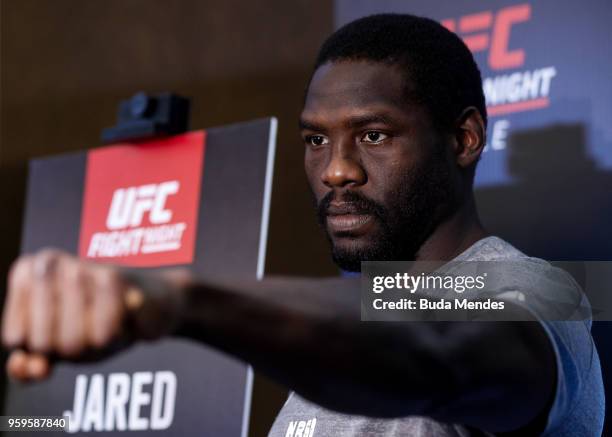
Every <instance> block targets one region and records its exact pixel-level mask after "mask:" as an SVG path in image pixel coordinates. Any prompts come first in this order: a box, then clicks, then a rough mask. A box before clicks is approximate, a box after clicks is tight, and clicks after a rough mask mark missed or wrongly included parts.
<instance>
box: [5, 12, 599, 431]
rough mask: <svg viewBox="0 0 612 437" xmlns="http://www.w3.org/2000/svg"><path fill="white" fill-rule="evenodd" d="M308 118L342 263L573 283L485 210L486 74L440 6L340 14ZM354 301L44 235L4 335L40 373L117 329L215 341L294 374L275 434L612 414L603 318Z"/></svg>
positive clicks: (311, 174) (527, 291) (109, 343)
mask: <svg viewBox="0 0 612 437" xmlns="http://www.w3.org/2000/svg"><path fill="white" fill-rule="evenodd" d="M300 124H301V129H302V135H303V138H304V143H305V147H306V150H305V169H306V174H307V177H308V181H309V183H310V186H311V188H312V191H313V193H314V196H315V198H316V201H317V205H318V212H319V214H318V215H319V220H320V222H321V225H322V226H323V228H324V229H325V231H326V233H327V235H328V237H329V240H330V243H331V247H332V254H333V258H334V260H335V262H336V263H337V264H338V265H339V266H340V267H341V268H342V269H343V270H345V271H349V272H350V271H359V270H360V266H361V264H360V263H361V261H364V260H464V261H480V260H513V261H519V262H520V263H521V266H522V268H521V270H519V271H516V272H513V278H514V283H513V287H514V289H515V290H516V291H519V292H520V293H521V295H522V296H523V298H525V297H526V299H523V300H522V303H521V302H514V303H515V304H517V305H518V306H517V308H519V309H518V311H522V312H523V314H524V316H525V317H531V316H534V317H536V318H537V316H538V313H537V311H536V310H535V309H534V308H531V307H529V302H530V299H531V296H536V295H537V293H538V291H539V289H540V288H539V287H540V286H541V285H542V284H544V283H546V284H547V285H548V286H550V284H551V283H552V284H553V286H554V287H559V289H568V288H570V289H572V290H575V287H574V285H573V283H570V282H571V281H569V280H568V279H567V277H566V276H564V275H562V274H560V273H559V272H557V271H556V270H555V269H553V268H552V267H551V266H550V265H548V264H547V263H545V262H543V261H541V260H535V259H532V258H528V257H526V256H525V255H523V254H522V253H520V252H519V251H518V250H516V249H515V248H513V247H512V246H510V245H509V244H508V243H506V242H504V241H503V240H501V239H499V238H496V237H491V236H488V235H487V233H486V232H485V230H484V229H483V227H482V226H481V224H480V222H479V220H478V216H477V213H476V208H475V203H474V197H473V193H472V183H473V177H474V170H475V167H476V164H477V161H478V158H479V156H480V154H481V152H482V150H483V147H484V144H485V131H486V107H485V102H484V97H483V93H482V84H481V78H480V73H479V71H478V68H477V66H476V64H475V63H474V60H473V58H472V56H471V54H470V52H469V50H468V49H467V48H466V47H465V45H464V44H463V43H462V42H461V40H460V39H459V38H458V37H456V36H455V35H454V34H452V33H451V32H449V31H447V30H446V29H444V28H443V27H442V26H440V25H439V24H437V23H435V22H434V21H431V20H428V19H424V18H417V17H413V16H409V15H393V14H387V15H377V16H372V17H367V18H364V19H361V20H357V21H355V22H353V23H350V24H348V25H347V26H345V27H343V28H342V29H340V30H338V31H337V32H336V33H335V34H333V35H332V36H331V37H330V38H329V39H328V40H327V42H326V43H325V44H324V45H323V47H322V49H321V52H320V54H319V57H318V60H317V63H316V67H315V71H314V74H313V76H312V79H311V81H310V84H309V86H308V91H307V95H306V99H305V105H304V109H303V112H302V115H301V120H300ZM488 291H489V292H496V290H488ZM499 297H500V299H501V298H504V295H503V293H501V291H500V293H499ZM508 299H510V298H508ZM510 300H511V299H510ZM359 306H360V301H359V286H358V280H357V279H355V278H353V279H351V278H344V279H327V280H309V279H284V278H276V279H266V280H264V281H261V282H252V283H249V282H242V283H236V282H232V281H220V282H198V281H196V280H194V279H193V278H191V277H190V275H189V274H188V273H186V272H182V271H169V272H167V273H164V274H160V275H158V276H152V275H147V274H144V273H140V274H139V273H135V272H125V271H120V270H117V269H115V268H113V267H109V266H103V265H95V264H89V263H85V262H82V261H79V260H77V259H75V258H73V257H71V256H69V255H67V254H62V253H58V252H54V251H49V250H47V251H43V252H41V253H38V254H35V255H31V256H25V257H22V258H20V259H19V260H18V261H17V263H16V264H15V265H14V267H13V269H12V271H11V275H10V279H9V295H8V299H7V303H6V306H5V314H4V324H3V341H4V344H5V345H6V346H7V347H11V348H14V350H13V351H12V353H11V356H10V358H9V361H8V363H7V368H8V372H9V374H11V375H12V376H13V377H15V378H19V379H22V380H36V379H40V378H43V377H45V376H46V375H47V374H48V372H49V366H50V362H51V361H50V360H49V357H50V356H58V357H63V358H66V359H71V358H79V357H83V356H87V355H88V354H91V353H92V351H93V352H95V353H98V354H100V353H102V354H104V353H110V352H112V350H113V347H114V345H116V344H117V343H116V340H117V339H118V338H122V339H125V338H128V339H141V338H158V337H159V336H161V335H165V334H175V335H184V336H188V337H190V338H193V339H197V340H199V341H202V342H206V343H207V344H210V345H213V346H215V347H218V348H219V349H221V350H224V351H226V352H228V353H231V354H233V355H235V356H237V357H239V358H241V359H244V360H245V361H248V362H250V363H252V364H253V365H254V366H255V367H256V368H258V369H259V370H260V371H262V372H264V373H266V374H267V375H269V376H271V377H272V378H274V379H276V380H277V381H279V382H281V383H283V384H285V385H286V386H288V387H289V388H290V389H292V394H291V395H290V396H289V399H288V400H287V402H286V404H285V406H284V407H283V409H282V411H281V412H280V414H279V416H278V418H277V420H276V422H275V424H274V426H273V428H272V430H271V432H270V435H271V436H272V437H281V436H297V435H301V436H306V435H307V436H309V437H310V436H313V437H323V436H341V437H344V436H379V435H380V436H400V435H402V436H403V435H411V436H468V435H469V436H476V435H490V434H488V433H491V434H492V433H495V434H505V433H509V434H512V435H539V434H546V435H555V436H570V435H571V436H591V435H599V434H600V433H601V429H602V421H603V392H602V383H601V373H600V368H599V359H598V356H597V351H596V350H595V347H594V345H593V343H592V340H591V337H590V332H589V329H590V322H589V321H584V322H564V323H554V322H546V321H530V322H505V323H502V322H497V323H484V322H469V323H468V322H431V323H423V322H421V323H378V324H373V323H367V324H364V323H360V321H359V315H358V314H359Z"/></svg>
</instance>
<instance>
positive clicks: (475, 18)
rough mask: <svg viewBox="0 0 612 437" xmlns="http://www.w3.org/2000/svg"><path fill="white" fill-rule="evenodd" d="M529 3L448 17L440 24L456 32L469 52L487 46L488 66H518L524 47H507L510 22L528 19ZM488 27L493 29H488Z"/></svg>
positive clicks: (512, 24)
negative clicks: (457, 18) (458, 16)
mask: <svg viewBox="0 0 612 437" xmlns="http://www.w3.org/2000/svg"><path fill="white" fill-rule="evenodd" d="M530 18H531V5H530V4H528V3H522V4H519V5H514V6H509V7H507V8H503V9H500V10H499V11H498V12H497V13H496V14H493V12H492V11H484V12H479V13H477V14H470V15H464V16H463V17H460V18H459V20H455V19H453V18H449V19H447V20H443V21H442V25H443V26H444V27H446V28H447V29H448V30H450V31H452V32H456V33H457V34H459V36H461V37H462V38H463V41H464V42H465V44H466V45H467V46H468V48H469V49H470V50H471V51H472V52H481V51H485V50H486V49H487V48H488V49H489V59H488V62H489V66H490V67H491V68H492V69H493V70H504V69H507V68H514V67H520V66H521V65H523V64H524V63H525V51H524V50H523V49H515V50H509V42H510V32H511V30H512V26H514V25H515V24H518V23H522V22H525V21H529V19H530ZM489 29H492V30H491V31H490V32H489Z"/></svg>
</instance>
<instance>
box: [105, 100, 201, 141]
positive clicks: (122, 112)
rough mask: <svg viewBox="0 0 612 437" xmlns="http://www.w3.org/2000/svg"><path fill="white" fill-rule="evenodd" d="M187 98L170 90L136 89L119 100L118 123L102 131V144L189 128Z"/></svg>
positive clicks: (164, 134) (177, 131)
mask: <svg viewBox="0 0 612 437" xmlns="http://www.w3.org/2000/svg"><path fill="white" fill-rule="evenodd" d="M189 109H190V101H189V99H187V98H185V97H181V96H178V95H176V94H171V93H162V94H158V95H155V96H151V95H147V94H145V93H143V92H139V93H137V94H135V95H134V96H132V97H131V98H129V99H127V100H123V101H121V102H120V103H119V110H118V111H117V124H116V125H115V126H113V127H109V128H106V129H104V130H103V131H102V135H101V138H102V142H103V143H105V144H108V143H116V142H121V141H135V140H144V139H150V138H153V137H159V136H166V135H176V134H180V133H183V132H186V131H187V130H188V128H189Z"/></svg>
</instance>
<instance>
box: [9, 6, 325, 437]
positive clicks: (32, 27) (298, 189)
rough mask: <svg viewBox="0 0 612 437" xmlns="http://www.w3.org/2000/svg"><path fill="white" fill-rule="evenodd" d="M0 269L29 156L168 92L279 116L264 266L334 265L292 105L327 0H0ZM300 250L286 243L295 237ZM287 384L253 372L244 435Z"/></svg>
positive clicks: (84, 138) (260, 427)
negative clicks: (129, 102)
mask: <svg viewBox="0 0 612 437" xmlns="http://www.w3.org/2000/svg"><path fill="white" fill-rule="evenodd" d="M0 6H1V38H2V39H1V50H2V51H1V69H2V70H1V74H2V78H1V80H2V82H1V86H2V88H1V93H2V94H1V111H2V114H1V120H0V121H1V125H0V129H1V135H0V141H1V142H0V201H1V205H2V208H3V210H2V213H1V214H0V229H1V230H2V245H1V249H0V273H1V274H2V277H3V278H4V277H5V274H6V270H7V268H8V265H9V263H10V261H11V260H12V259H14V257H15V256H16V254H17V252H18V245H19V234H20V223H21V219H22V207H23V196H24V187H25V178H26V164H27V160H28V159H30V158H32V157H38V156H42V155H50V154H57V153H61V152H66V151H73V150H79V149H84V148H90V147H94V146H97V145H99V139H98V138H99V133H100V131H101V129H102V128H103V127H107V126H110V125H112V124H114V121H115V109H116V105H117V103H118V102H119V100H121V99H123V98H126V97H129V96H130V95H132V94H133V93H134V92H136V91H139V90H144V91H146V92H151V93H154V92H158V91H174V92H177V93H180V94H183V95H186V96H189V97H192V99H193V111H192V127H193V128H202V127H210V126H215V125H221V124H225V123H230V122H235V121H240V120H247V119H252V118H256V117H261V116H269V115H276V116H277V117H278V118H279V122H280V123H279V126H280V132H279V139H278V155H277V162H276V168H275V178H274V188H273V202H272V212H271V229H270V241H269V252H268V262H267V271H268V272H271V273H282V274H326V273H331V272H333V271H334V270H333V267H332V266H331V263H330V262H329V259H328V254H327V248H326V245H325V243H324V241H323V239H322V238H321V237H320V234H319V233H318V231H317V229H316V226H315V224H314V214H313V212H312V210H311V206H310V199H309V195H308V191H307V187H306V182H305V179H304V176H303V171H302V151H303V146H302V145H301V143H300V141H299V137H298V131H297V116H298V114H299V109H300V106H301V99H302V94H303V89H304V86H305V83H306V80H307V78H308V75H309V72H310V68H311V65H312V62H313V60H314V56H315V54H316V51H317V49H318V46H319V45H320V43H321V42H322V40H323V39H324V38H325V36H326V35H327V34H328V33H329V32H330V31H331V30H332V2H331V1H325V0H316V1H313V0H299V1H296V0H292V1H282V0H278V1H277V0H266V1H256V2H249V1H245V0H231V1H228V0H225V1H216V2H213V1H205V0H199V1H198V0H172V1H171V0H164V1H162V0H86V1H84V0H83V1H77V0H73V1H68V0H0ZM298 248H299V250H296V249H298ZM283 396H284V393H283V392H282V391H281V390H280V389H279V388H278V387H276V386H274V385H273V384H271V383H270V382H269V381H267V380H265V379H263V378H261V377H258V378H257V379H256V383H255V394H254V399H253V413H254V420H253V421H252V426H251V428H252V433H251V435H253V436H259V435H265V433H266V431H267V429H268V427H269V424H270V420H271V417H272V415H273V414H274V412H275V410H276V408H278V406H279V405H280V404H281V403H282V401H283Z"/></svg>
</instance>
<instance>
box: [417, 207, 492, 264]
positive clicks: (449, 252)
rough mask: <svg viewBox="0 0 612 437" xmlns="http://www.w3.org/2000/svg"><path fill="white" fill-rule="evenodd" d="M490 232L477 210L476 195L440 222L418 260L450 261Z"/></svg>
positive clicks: (423, 246) (422, 248)
mask: <svg viewBox="0 0 612 437" xmlns="http://www.w3.org/2000/svg"><path fill="white" fill-rule="evenodd" d="M488 235H489V234H488V233H487V231H486V230H485V229H484V228H483V226H482V224H481V223H480V219H479V218H478V213H477V212H476V203H475V201H474V196H473V195H472V196H470V198H469V200H468V201H467V202H466V203H465V204H464V205H463V206H462V207H461V208H459V209H458V210H457V211H456V212H455V213H454V214H452V215H451V216H450V217H448V218H447V219H446V220H445V221H443V222H442V223H440V224H439V225H438V226H437V228H436V229H435V230H434V232H433V233H432V234H431V235H430V236H429V238H428V239H427V240H425V243H423V245H422V246H421V248H420V249H419V252H418V253H417V256H416V259H417V261H448V260H451V259H453V258H455V257H457V256H458V255H459V254H461V253H462V252H464V251H465V250H466V249H468V248H469V247H470V246H472V245H473V244H474V243H476V242H477V241H478V240H481V239H482V238H484V237H486V236H488Z"/></svg>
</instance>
